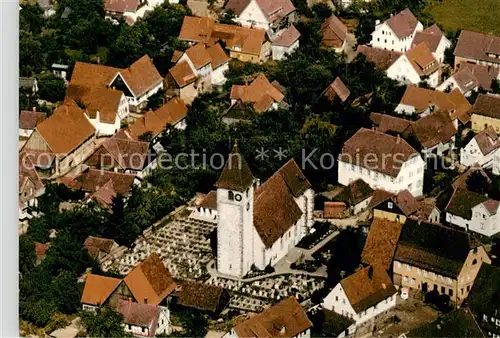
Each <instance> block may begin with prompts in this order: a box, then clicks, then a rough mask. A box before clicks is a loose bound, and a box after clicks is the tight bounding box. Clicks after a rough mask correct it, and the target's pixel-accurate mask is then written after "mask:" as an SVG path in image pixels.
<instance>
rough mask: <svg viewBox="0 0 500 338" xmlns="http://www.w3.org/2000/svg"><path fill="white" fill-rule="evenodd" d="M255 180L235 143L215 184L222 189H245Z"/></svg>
mask: <svg viewBox="0 0 500 338" xmlns="http://www.w3.org/2000/svg"><path fill="white" fill-rule="evenodd" d="M253 181H254V177H253V174H252V171H251V170H250V168H249V167H248V164H247V162H246V161H245V158H243V156H242V155H241V154H240V151H239V149H238V144H237V143H235V144H234V147H233V151H232V152H231V154H229V157H228V159H227V161H226V164H225V166H224V169H222V174H221V175H220V177H219V180H218V181H217V183H216V184H215V186H216V187H217V188H220V189H228V190H236V191H245V190H246V189H247V188H248V187H249V186H250V185H252V183H253Z"/></svg>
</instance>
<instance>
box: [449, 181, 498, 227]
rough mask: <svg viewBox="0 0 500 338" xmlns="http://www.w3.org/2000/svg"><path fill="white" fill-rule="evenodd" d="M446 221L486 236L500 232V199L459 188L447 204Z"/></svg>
mask: <svg viewBox="0 0 500 338" xmlns="http://www.w3.org/2000/svg"><path fill="white" fill-rule="evenodd" d="M446 221H447V222H448V223H450V224H454V225H456V226H459V227H461V228H464V229H466V230H467V231H474V232H477V233H479V234H481V235H484V236H488V237H490V236H493V235H495V234H497V233H498V232H500V201H496V200H493V199H491V198H488V197H486V196H484V195H481V194H478V193H475V192H472V191H468V190H467V189H464V188H457V189H455V191H454V192H453V196H452V197H451V199H450V201H449V202H448V205H447V206H446Z"/></svg>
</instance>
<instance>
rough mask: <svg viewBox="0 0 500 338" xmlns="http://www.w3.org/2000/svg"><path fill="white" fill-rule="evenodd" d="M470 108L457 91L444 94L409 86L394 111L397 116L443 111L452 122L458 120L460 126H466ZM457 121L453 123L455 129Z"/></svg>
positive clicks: (423, 114)
mask: <svg viewBox="0 0 500 338" xmlns="http://www.w3.org/2000/svg"><path fill="white" fill-rule="evenodd" d="M471 107H472V106H471V104H470V103H469V101H467V99H466V98H465V96H463V95H462V94H461V93H460V91H459V90H456V89H455V90H453V91H451V92H450V93H446V92H441V91H436V90H432V89H427V88H420V87H417V86H414V85H409V86H407V87H406V90H405V93H404V95H403V97H402V98H401V101H400V102H399V104H398V105H397V107H396V109H395V110H394V111H395V112H396V113H398V114H405V115H413V114H418V115H420V116H426V115H428V114H430V113H432V112H433V111H437V110H444V111H448V112H450V113H451V117H452V120H454V122H455V119H458V121H460V122H461V123H462V124H466V123H467V122H469V121H470V115H469V114H468V113H469V110H470V108H471ZM458 121H456V123H455V127H457V128H458Z"/></svg>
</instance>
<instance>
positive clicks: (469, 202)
mask: <svg viewBox="0 0 500 338" xmlns="http://www.w3.org/2000/svg"><path fill="white" fill-rule="evenodd" d="M487 200H488V197H486V196H484V195H481V194H478V193H475V192H472V191H469V190H467V189H464V188H457V189H455V191H454V192H453V195H452V196H451V199H450V200H449V202H448V205H447V206H446V209H445V210H446V212H449V213H450V214H453V215H457V216H460V217H462V218H465V219H469V220H470V219H471V218H472V208H473V207H475V206H476V205H478V204H481V203H483V202H485V201H487Z"/></svg>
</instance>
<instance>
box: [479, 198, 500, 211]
mask: <svg viewBox="0 0 500 338" xmlns="http://www.w3.org/2000/svg"><path fill="white" fill-rule="evenodd" d="M498 205H500V201H495V200H491V199H490V200H487V201H484V202H483V206H484V207H485V208H486V210H488V212H489V213H490V215H495V214H496V213H497V210H498Z"/></svg>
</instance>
